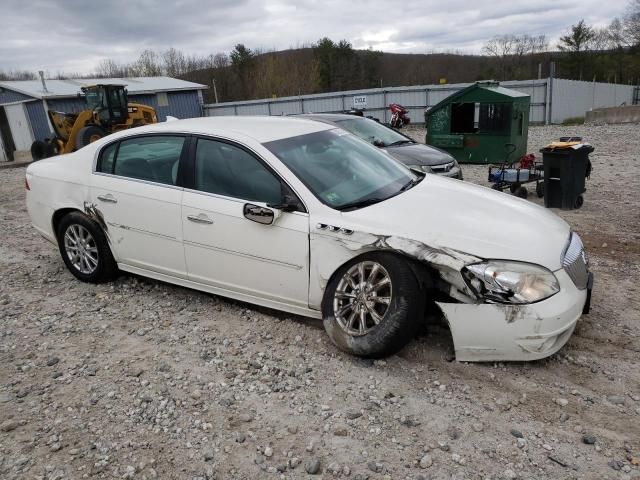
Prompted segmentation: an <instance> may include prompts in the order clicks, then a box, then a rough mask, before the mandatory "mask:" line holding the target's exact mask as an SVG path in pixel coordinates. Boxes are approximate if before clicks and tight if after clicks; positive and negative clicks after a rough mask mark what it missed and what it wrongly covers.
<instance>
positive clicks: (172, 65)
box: [162, 47, 187, 77]
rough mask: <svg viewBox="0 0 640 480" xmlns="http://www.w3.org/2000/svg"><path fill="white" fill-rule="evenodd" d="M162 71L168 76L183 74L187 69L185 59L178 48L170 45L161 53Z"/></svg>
mask: <svg viewBox="0 0 640 480" xmlns="http://www.w3.org/2000/svg"><path fill="white" fill-rule="evenodd" d="M162 60H163V62H164V71H165V73H166V74H167V75H169V76H170V77H177V76H179V75H183V74H184V73H186V71H187V59H186V58H185V56H184V53H182V52H181V51H180V50H176V49H175V48H173V47H171V48H170V49H169V50H167V51H165V52H163V53H162Z"/></svg>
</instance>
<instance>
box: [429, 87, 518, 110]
mask: <svg viewBox="0 0 640 480" xmlns="http://www.w3.org/2000/svg"><path fill="white" fill-rule="evenodd" d="M472 90H487V91H489V92H493V93H495V94H497V95H499V96H502V97H508V98H523V97H530V95H528V94H526V93H522V92H519V91H518V90H512V89H510V88H504V87H501V86H500V83H499V82H496V81H493V80H487V81H481V82H475V83H472V84H471V85H469V86H468V87H466V88H463V89H461V90H458V91H457V92H455V93H453V94H451V95H449V96H448V97H446V98H443V99H442V100H440V101H439V102H438V103H436V104H435V105H434V106H433V107H431V108H430V109H429V111H430V112H435V111H436V110H439V109H441V108H442V107H444V106H446V105H449V104H450V103H452V102H453V101H454V100H456V99H458V98H460V97H463V96H465V95H466V94H467V93H469V92H471V91H472Z"/></svg>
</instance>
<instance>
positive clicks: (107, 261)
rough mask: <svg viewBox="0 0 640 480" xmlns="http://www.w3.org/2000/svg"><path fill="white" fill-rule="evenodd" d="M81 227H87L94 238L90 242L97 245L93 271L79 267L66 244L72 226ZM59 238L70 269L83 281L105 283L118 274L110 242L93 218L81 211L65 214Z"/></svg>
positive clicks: (59, 243) (59, 246)
mask: <svg viewBox="0 0 640 480" xmlns="http://www.w3.org/2000/svg"><path fill="white" fill-rule="evenodd" d="M78 227H81V228H83V229H85V230H86V231H87V232H88V233H89V234H90V235H91V238H92V240H93V241H92V242H90V244H91V245H92V246H93V247H95V250H96V257H97V265H96V266H95V269H94V270H93V271H91V272H82V271H81V270H80V269H79V267H77V266H75V265H74V264H73V262H72V260H71V258H70V256H69V254H68V253H67V252H68V249H67V246H66V245H65V234H67V232H69V233H72V232H71V230H70V229H71V228H78ZM56 233H57V239H58V248H59V250H60V255H61V256H62V260H63V261H64V263H65V265H66V266H67V268H68V269H69V271H70V272H71V273H72V274H73V275H74V276H75V277H76V278H77V279H78V280H82V281H83V282H89V283H103V282H108V281H110V280H113V279H114V278H116V277H117V275H118V266H117V264H116V262H115V260H114V259H113V255H112V254H111V249H110V248H109V242H108V241H107V237H106V236H105V234H104V232H103V230H102V228H101V227H100V225H99V224H98V223H96V222H95V221H94V220H93V219H91V218H89V217H88V216H86V215H84V214H83V213H81V212H72V213H69V214H67V215H65V216H64V217H63V218H62V220H61V221H60V223H59V225H58V231H57V232H56Z"/></svg>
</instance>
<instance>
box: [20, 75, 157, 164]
mask: <svg viewBox="0 0 640 480" xmlns="http://www.w3.org/2000/svg"><path fill="white" fill-rule="evenodd" d="M82 93H83V94H84V97H85V99H86V103H87V109H86V110H83V111H81V112H80V113H64V112H56V111H54V110H49V111H48V112H47V114H48V115H49V120H50V121H51V125H52V126H53V130H54V132H55V136H54V137H53V138H51V139H45V140H44V141H42V140H36V141H35V142H33V144H32V145H31V156H32V157H33V160H40V159H42V158H46V157H51V156H53V155H57V154H63V153H70V152H73V151H75V150H77V149H79V148H82V147H84V146H85V145H89V144H90V143H91V142H95V141H96V140H98V139H99V138H102V137H104V136H106V135H109V134H110V133H114V132H119V131H120V130H125V129H127V128H133V127H138V126H140V125H147V124H149V123H157V122H158V117H157V115H156V111H155V109H153V108H152V107H149V106H147V105H142V104H140V103H129V102H128V100H127V90H126V89H125V86H124V85H93V86H90V87H82Z"/></svg>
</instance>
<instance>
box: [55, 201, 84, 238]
mask: <svg viewBox="0 0 640 480" xmlns="http://www.w3.org/2000/svg"><path fill="white" fill-rule="evenodd" d="M72 212H80V213H83V212H82V210H80V209H79V208H73V207H65V208H59V209H58V210H56V211H54V212H53V215H52V216H51V228H52V230H53V234H54V235H55V237H56V239H57V238H58V227H59V226H60V222H61V221H62V219H63V218H64V217H65V216H66V215H68V214H70V213H72Z"/></svg>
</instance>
